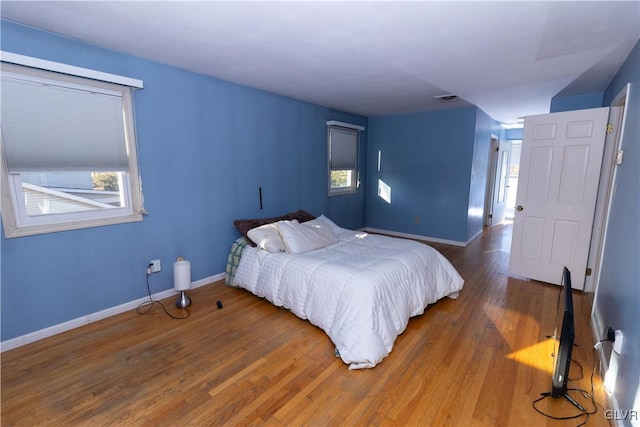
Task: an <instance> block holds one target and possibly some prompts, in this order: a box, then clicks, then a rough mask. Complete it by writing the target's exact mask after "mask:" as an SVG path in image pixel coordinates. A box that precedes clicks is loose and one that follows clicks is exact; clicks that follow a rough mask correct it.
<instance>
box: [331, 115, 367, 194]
mask: <svg viewBox="0 0 640 427" xmlns="http://www.w3.org/2000/svg"><path fill="white" fill-rule="evenodd" d="M333 130H337V131H340V132H343V133H353V134H354V135H355V138H356V150H355V159H353V160H354V168H353V169H339V168H332V167H331V164H332V156H331V144H332V138H331V133H332V131H333ZM362 130H364V127H363V126H358V125H352V124H349V123H343V122H337V121H335V120H330V121H328V122H327V175H328V181H327V186H328V195H329V196H340V195H344V194H353V193H355V192H356V191H357V190H358V188H359V187H360V172H359V161H358V160H359V159H358V158H359V157H360V156H359V155H360V132H359V131H362ZM338 171H351V184H350V185H349V186H345V187H333V186H332V184H331V178H332V176H331V175H332V172H338Z"/></svg>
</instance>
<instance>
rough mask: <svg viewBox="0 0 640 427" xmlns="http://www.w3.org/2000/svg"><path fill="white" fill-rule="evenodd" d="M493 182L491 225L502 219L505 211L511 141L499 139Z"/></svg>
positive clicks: (498, 222)
mask: <svg viewBox="0 0 640 427" xmlns="http://www.w3.org/2000/svg"><path fill="white" fill-rule="evenodd" d="M497 153H498V159H497V162H496V174H495V177H496V179H495V182H494V186H493V206H492V207H491V225H497V224H500V223H501V222H503V221H504V219H505V216H506V211H507V192H508V190H509V166H510V164H511V141H500V143H499V145H498V151H497Z"/></svg>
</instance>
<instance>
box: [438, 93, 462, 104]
mask: <svg viewBox="0 0 640 427" xmlns="http://www.w3.org/2000/svg"><path fill="white" fill-rule="evenodd" d="M434 98H435V99H437V100H438V101H440V102H456V101H457V100H458V95H451V94H449V95H439V96H434Z"/></svg>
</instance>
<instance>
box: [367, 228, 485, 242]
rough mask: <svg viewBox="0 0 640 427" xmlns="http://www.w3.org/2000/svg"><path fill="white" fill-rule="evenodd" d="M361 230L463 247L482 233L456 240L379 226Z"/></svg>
mask: <svg viewBox="0 0 640 427" xmlns="http://www.w3.org/2000/svg"><path fill="white" fill-rule="evenodd" d="M363 230H364V231H368V232H371V233H380V234H388V235H389V236H395V237H404V238H406V239H417V240H424V241H427V242H433V243H443V244H445V245H453V246H463V247H466V246H467V245H468V244H469V243H471V242H472V241H473V240H474V239H476V238H477V237H478V236H479V235H480V234H482V230H480V232H479V233H478V234H477V235H475V236H473V237H472V238H471V239H470V240H469V241H467V242H460V241H457V240H447V239H440V238H437V237H429V236H422V235H419V234H410V233H400V232H398V231H389V230H381V229H379V228H371V227H365V228H364V229H363Z"/></svg>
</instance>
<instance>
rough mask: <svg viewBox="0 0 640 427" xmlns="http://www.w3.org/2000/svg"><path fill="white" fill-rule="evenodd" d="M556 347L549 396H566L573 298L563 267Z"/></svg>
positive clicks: (571, 334) (572, 331)
mask: <svg viewBox="0 0 640 427" xmlns="http://www.w3.org/2000/svg"><path fill="white" fill-rule="evenodd" d="M553 335H554V337H555V339H556V344H555V345H556V348H555V351H554V353H553V355H554V368H553V376H552V378H551V396H553V397H568V395H567V382H568V381H569V365H570V364H571V350H573V340H574V336H575V330H574V325H573V298H572V295H571V272H570V271H569V269H568V268H567V267H564V270H563V272H562V283H561V289H560V296H559V298H558V314H557V317H556V329H555V332H554V334H553Z"/></svg>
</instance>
